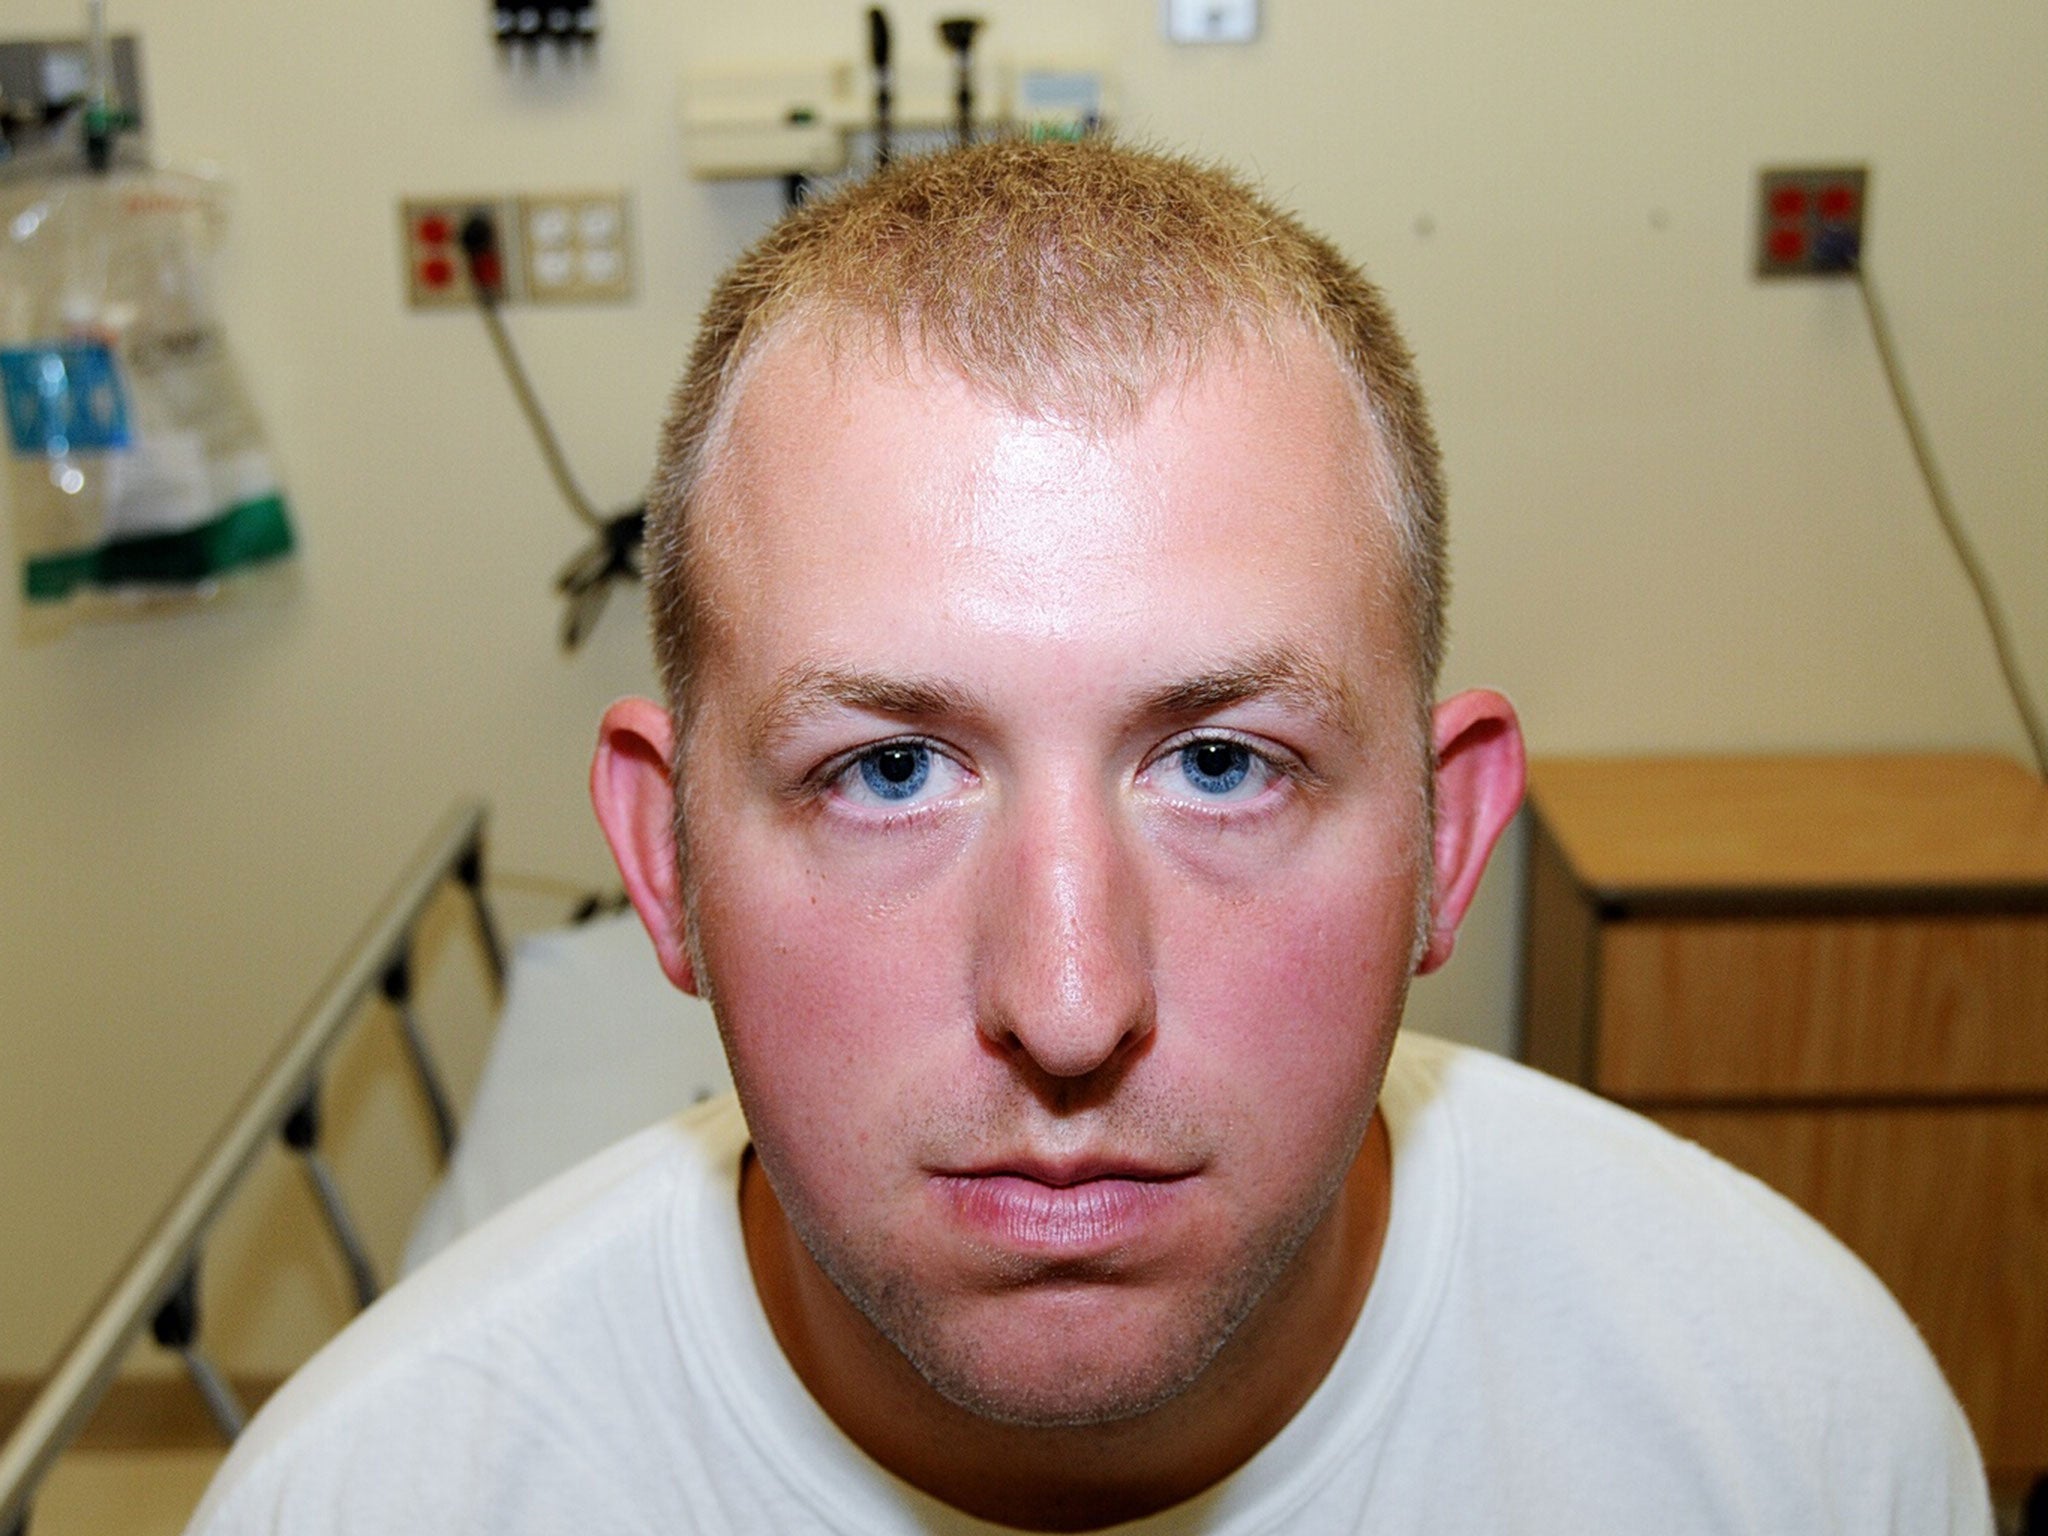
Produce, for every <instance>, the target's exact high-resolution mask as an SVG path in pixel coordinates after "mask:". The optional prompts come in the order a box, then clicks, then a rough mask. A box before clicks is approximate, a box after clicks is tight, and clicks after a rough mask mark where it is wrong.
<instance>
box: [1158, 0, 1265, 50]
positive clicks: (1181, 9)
mask: <svg viewBox="0 0 2048 1536" xmlns="http://www.w3.org/2000/svg"><path fill="white" fill-rule="evenodd" d="M1160 5H1161V7H1162V9H1163V11H1164V13H1165V14H1164V20H1165V24H1166V37H1167V41H1169V42H1174V43H1249V42H1251V41H1252V40H1253V39H1254V38H1256V37H1257V36H1258V35H1259V0H1160Z"/></svg>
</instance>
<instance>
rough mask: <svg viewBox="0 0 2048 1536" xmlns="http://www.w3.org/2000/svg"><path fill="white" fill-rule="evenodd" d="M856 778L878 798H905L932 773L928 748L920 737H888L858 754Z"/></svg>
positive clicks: (930, 753)
mask: <svg viewBox="0 0 2048 1536" xmlns="http://www.w3.org/2000/svg"><path fill="white" fill-rule="evenodd" d="M857 766H858V767H859V769H860V781H861V783H862V784H864V785H866V786H867V789H868V792H869V793H870V794H872V795H874V796H875V798H876V799H878V800H891V801H894V800H908V799H910V798H911V797H912V796H913V795H915V794H916V793H917V792H918V791H919V790H920V789H923V788H924V786H925V781H926V780H928V779H929V778H931V776H932V749H931V748H930V747H928V746H926V745H925V744H924V743H923V742H921V741H892V742H890V743H889V744H888V745H887V746H881V747H876V748H874V749H873V750H872V751H869V752H865V753H863V754H861V757H860V759H859V762H858V764H857Z"/></svg>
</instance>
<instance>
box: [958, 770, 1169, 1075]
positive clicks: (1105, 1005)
mask: <svg viewBox="0 0 2048 1536" xmlns="http://www.w3.org/2000/svg"><path fill="white" fill-rule="evenodd" d="M993 843H994V846H993V848H992V850H991V852H992V856H991V857H990V859H989V860H988V863H987V865H986V866H985V868H984V871H983V889H982V901H981V908H982V910H981V921H980V932H979V934H978V938H979V943H978V945H977V949H978V955H977V962H978V963H977V971H978V974H977V976H976V990H977V997H976V1010H977V1015H978V1024H979V1027H980V1029H981V1031H982V1033H983V1034H984V1035H985V1036H986V1037H987V1038H988V1039H989V1040H990V1041H992V1042H993V1043H994V1044H995V1045H997V1046H998V1047H999V1048H1001V1049H1002V1050H1004V1051H1006V1052H1007V1053H1009V1054H1010V1055H1011V1057H1012V1058H1013V1059H1014V1060H1016V1061H1017V1062H1018V1064H1019V1065H1020V1066H1027V1067H1029V1068H1030V1069H1032V1070H1034V1071H1035V1072H1037V1073H1040V1074H1043V1075H1044V1076H1045V1077H1047V1078H1051V1079H1057V1080H1059V1081H1060V1083H1061V1084H1062V1085H1064V1086H1065V1087H1066V1088H1071V1087H1072V1086H1073V1085H1074V1084H1075V1083H1076V1082H1077V1081H1078V1080H1083V1079H1088V1078H1090V1077H1091V1076H1093V1075H1094V1074H1097V1073H1100V1072H1102V1071H1103V1070H1105V1069H1106V1068H1112V1067H1115V1066H1118V1065H1120V1064H1122V1063H1123V1062H1124V1061H1126V1060H1127V1059H1128V1058H1129V1056H1130V1054H1131V1052H1132V1050H1133V1048H1134V1047H1135V1046H1136V1045H1137V1044H1138V1043H1139V1042H1140V1041H1142V1040H1144V1039H1145V1038H1146V1037H1147V1036H1148V1035H1150V1034H1151V1032H1152V1027H1153V1022H1154V1013H1155V997H1154V992H1153V982H1152V966H1151V954H1150V949H1151V946H1150V943H1149V938H1148V934H1147V914H1146V907H1145V898H1144V891H1143V882H1142V880H1141V878H1140V871H1139V869H1138V867H1137V858H1138V853H1139V850H1138V849H1136V848H1135V847H1133V846H1132V845H1131V842H1130V833H1129V831H1128V829H1126V828H1123V827H1121V826H1119V825H1118V822H1117V818H1116V816H1115V814H1114V808H1113V806H1110V805H1106V804H1104V803H1102V799H1101V797H1100V796H1099V795H1098V794H1095V793H1091V792H1090V791H1087V790H1074V791H1072V792H1068V793H1062V794H1047V795H1045V796H1042V797H1036V798H1034V797H1032V796H1030V795H1029V794H1022V795H1019V796H1018V798H1017V799H1016V800H1014V801H1013V802H1012V804H1011V805H1010V806H1009V807H1007V808H1006V810H1005V813H1004V814H1003V815H1002V816H1001V818H1000V822H999V831H998V835H997V837H996V838H995V839H994V840H993Z"/></svg>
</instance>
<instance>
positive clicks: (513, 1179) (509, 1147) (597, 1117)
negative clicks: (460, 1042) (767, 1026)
mask: <svg viewBox="0 0 2048 1536" xmlns="http://www.w3.org/2000/svg"><path fill="white" fill-rule="evenodd" d="M731 1084H732V1079H731V1077H730V1076H729V1075H728V1074H727V1072H726V1066H725V1054H724V1052H723V1051H722V1050H721V1049H720V1048H719V1044H718V1031H717V1028H716V1026H715V1025H714V1024H713V1023H712V1019H711V1010H710V1009H709V1008H708V1007H707V1006H706V1005H705V1004H704V1003H703V1002H701V1001H700V1000H698V999H697V998H694V997H690V996H687V995H686V994H684V993H681V992H678V991H677V990H676V989H675V987H674V986H672V985H671V984H670V982H669V980H668V978H667V977H666V976H664V975H663V974H662V971H661V967H660V965H659V964H658V963H657V962H656V960H655V958H654V946H653V944H652V943H650V942H649V940H648V938H647V934H646V932H645V930H644V929H642V928H641V926H640V921H639V919H638V918H637V917H635V916H634V915H633V914H632V913H631V912H625V913H621V914H619V915H618V916H615V917H603V918H598V919H595V920H593V921H591V922H588V923H585V924H583V925H582V926H580V927H575V928H559V929H552V930H550V931H548V932H545V933H538V934H535V935H533V936H531V937H530V938H527V939H524V940H522V941H521V942H520V943H519V945H518V946H517V948H516V949H515V950H514V952H513V956H512V965H511V971H510V974H509V976H508V977H507V979H506V985H505V1006H504V1009H503V1012H502V1014H501V1015H500V1018H499V1021H498V1031H497V1036H496V1038H495V1039H494V1041H493V1042H492V1045H491V1052H490V1057H489V1059H488V1060H487V1061H486V1062H485V1064H484V1070H483V1076H482V1078H481V1079H480V1080H479V1082H478V1085H477V1091H476V1098H475V1101H474V1102H473V1103H472V1104H471V1106H470V1109H469V1113H468V1115H467V1117H466V1118H465V1120H464V1123H463V1126H462V1134H461V1138H460V1140H459V1142H458V1144H457V1146H456V1149H455V1155H454V1157H453V1158H452V1159H451V1160H450V1162H449V1165H448V1171H447V1173H446V1174H445V1175H444V1176H443V1178H442V1180H441V1182H440V1184H439V1185H438V1186H437V1187H436V1188H435V1190H434V1192H433V1194H432V1195H431V1196H429V1198H428V1200H427V1203H426V1206H425V1208H424V1209H423V1210H422V1212H421V1214H420V1218H419V1221H418V1222H417V1223H416V1225H415V1226H414V1228H413V1233H412V1238H411V1241H410V1242H409V1243H408V1244H407V1245H406V1251H405V1264H404V1267H405V1270H406V1272H407V1273H410V1272H411V1271H412V1270H414V1269H417V1268H418V1267H419V1266H420V1265H421V1264H423V1263H425V1262H426V1261H427V1260H428V1259H429V1258H431V1257H433V1255H434V1254H436V1253H438V1252H440V1250H441V1249H443V1248H445V1247H446V1246H447V1245H448V1244H449V1243H451V1242H453V1241H454V1240H455V1239H456V1238H457V1237H459V1236H460V1235H461V1234H462V1233H464V1232H466V1231H468V1230H469V1228H471V1227H473V1226H475V1225H476V1224H477V1223H478V1222H480V1221H482V1220H483V1219H484V1218H485V1217H487V1216H490V1215H491V1214H493V1213H494V1212H496V1211H498V1210H500V1209H502V1208H503V1207H505V1206H507V1205H509V1204H511V1203H512V1202H513V1201H514V1200H516V1199H518V1198H519V1197H520V1196H521V1195H523V1194H525V1193H526V1192H527V1191H528V1190H531V1189H534V1188H536V1187H537V1186H539V1185H541V1184H543V1183H545V1182H546V1181H547V1180H548V1179H550V1178H552V1177H554V1175H556V1174H557V1173H560V1172H562V1171H563V1170H564V1169H567V1168H570V1167H573V1166H574V1165H575V1164H577V1163H579V1162H581V1161H582V1160H583V1159H584V1158H586V1157H589V1156H590V1155H591V1154H593V1153H595V1152H599V1151H602V1150H603V1149H604V1148H605V1147H608V1146H610V1145H611V1144H612V1143H613V1142H615V1141H617V1140H619V1139H620V1138H621V1137H623V1136H628V1135H630V1134H632V1133H633V1132H634V1131H637V1130H639V1129H640V1128H641V1127H643V1126H646V1125H651V1124H653V1123H654V1122H655V1121H656V1120H659V1119H661V1118H663V1117H664V1116H666V1115H672V1114H674V1113H675V1112H676V1111H677V1110H679V1109H682V1108H684V1107H686V1106H688V1105H690V1104H693V1103H695V1102H697V1101H698V1100H699V1099H703V1098H707V1097H709V1096H710V1095H711V1094H714V1093H722V1092H724V1091H725V1090H726V1089H727V1088H729V1087H730V1086H731Z"/></svg>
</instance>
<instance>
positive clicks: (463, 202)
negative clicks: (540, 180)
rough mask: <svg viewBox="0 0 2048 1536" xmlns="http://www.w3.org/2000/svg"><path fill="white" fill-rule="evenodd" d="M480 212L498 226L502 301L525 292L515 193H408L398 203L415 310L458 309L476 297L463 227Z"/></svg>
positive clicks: (402, 249) (514, 300)
mask: <svg viewBox="0 0 2048 1536" xmlns="http://www.w3.org/2000/svg"><path fill="white" fill-rule="evenodd" d="M477 214H483V215H484V216H486V217H487V218H489V219H490V220H491V222H492V223H493V224H494V225H495V226H496V227H497V231H498V249H499V274H500V280H501V286H500V289H499V295H498V302H499V303H501V304H517V303H518V302H520V300H521V299H522V298H523V297H524V294H523V293H522V292H521V290H520V286H519V284H520V278H521V276H522V272H521V267H520V263H519V261H518V239H519V207H518V201H517V199H515V198H507V197H496V196H492V195H490V194H487V193H486V194H477V195H462V194H455V195H450V196H447V197H408V198H402V199H400V201H399V204H398V237H399V250H400V252H401V253H402V254H403V256H404V258H405V283H406V289H405V293H406V302H407V303H408V304H410V305H411V306H412V307H413V308H414V309H454V308H459V307H467V306H469V305H471V304H474V303H475V302H476V288H475V286H474V285H473V284H472V283H471V282H470V280H469V259H468V257H467V255H466V254H465V253H464V251H463V249H462V226H463V225H464V224H466V223H468V222H469V220H470V219H471V218H473V217H474V216H475V215H477Z"/></svg>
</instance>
